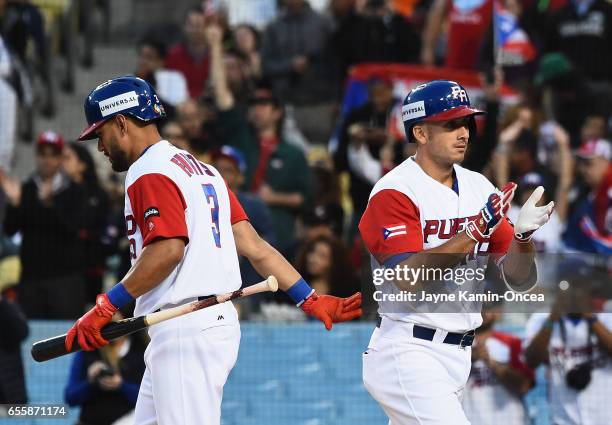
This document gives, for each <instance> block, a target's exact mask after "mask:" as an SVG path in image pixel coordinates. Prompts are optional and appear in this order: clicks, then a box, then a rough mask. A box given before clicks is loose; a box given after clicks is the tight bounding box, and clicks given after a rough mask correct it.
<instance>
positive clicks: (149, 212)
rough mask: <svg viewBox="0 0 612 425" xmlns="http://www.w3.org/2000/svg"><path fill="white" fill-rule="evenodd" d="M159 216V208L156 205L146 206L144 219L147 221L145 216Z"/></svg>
mask: <svg viewBox="0 0 612 425" xmlns="http://www.w3.org/2000/svg"><path fill="white" fill-rule="evenodd" d="M153 216H155V217H159V210H158V209H157V207H150V208H147V210H146V211H145V213H144V220H145V221H147V218H149V217H153Z"/></svg>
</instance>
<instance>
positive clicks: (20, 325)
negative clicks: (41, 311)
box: [0, 282, 29, 416]
mask: <svg viewBox="0 0 612 425" xmlns="http://www.w3.org/2000/svg"><path fill="white" fill-rule="evenodd" d="M14 283H16V282H14ZM3 289H4V288H0V320H2V326H0V405H3V404H14V403H27V402H28V395H27V391H26V385H25V377H24V374H23V362H22V360H21V342H22V341H23V340H24V339H26V338H27V336H28V332H29V329H28V322H27V320H26V318H25V316H24V315H23V312H22V311H21V308H20V307H19V305H18V304H17V303H16V302H15V301H12V300H10V299H8V298H6V297H4V296H3V294H2V292H1V291H2V290H3ZM0 416H2V415H0Z"/></svg>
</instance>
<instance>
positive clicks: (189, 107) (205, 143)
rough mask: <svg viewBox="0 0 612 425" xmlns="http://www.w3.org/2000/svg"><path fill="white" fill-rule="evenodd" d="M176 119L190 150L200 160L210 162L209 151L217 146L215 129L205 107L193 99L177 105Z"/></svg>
mask: <svg viewBox="0 0 612 425" xmlns="http://www.w3.org/2000/svg"><path fill="white" fill-rule="evenodd" d="M176 112H177V120H178V122H179V123H180V124H181V127H182V128H183V131H184V133H185V136H186V137H187V140H188V141H189V146H190V149H189V150H190V152H192V153H193V154H194V155H195V156H196V158H198V159H199V160H201V161H202V162H206V163H209V162H210V155H209V154H210V151H211V150H213V149H215V148H216V147H217V137H216V136H215V129H214V127H213V125H212V122H211V119H210V117H209V111H208V110H207V109H206V107H205V106H204V105H203V104H202V103H200V102H199V101H197V100H195V99H189V100H187V101H185V102H183V103H181V104H179V105H178V106H177V109H176Z"/></svg>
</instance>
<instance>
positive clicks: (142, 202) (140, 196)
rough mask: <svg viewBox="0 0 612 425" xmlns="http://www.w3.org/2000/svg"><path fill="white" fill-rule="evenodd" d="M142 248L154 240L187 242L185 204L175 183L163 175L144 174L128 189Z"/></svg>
mask: <svg viewBox="0 0 612 425" xmlns="http://www.w3.org/2000/svg"><path fill="white" fill-rule="evenodd" d="M127 193H128V197H129V198H130V203H131V204H132V210H133V212H134V219H135V220H136V224H137V225H138V227H139V228H140V232H141V233H142V246H143V248H144V247H145V246H147V245H148V244H150V243H151V242H153V241H154V240H155V239H158V238H162V239H170V238H181V239H183V240H184V241H185V244H187V243H188V242H189V236H188V234H187V223H186V222H185V208H187V204H186V203H185V199H184V198H183V195H182V193H181V191H180V190H179V188H178V187H177V186H176V184H175V183H174V182H173V181H172V180H170V179H169V178H168V177H166V176H164V175H163V174H155V173H153V174H145V175H143V176H141V177H140V178H138V180H136V181H135V182H134V183H132V185H131V186H130V187H129V188H128V190H127Z"/></svg>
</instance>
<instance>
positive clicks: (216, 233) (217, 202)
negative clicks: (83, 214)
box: [125, 140, 247, 316]
mask: <svg viewBox="0 0 612 425" xmlns="http://www.w3.org/2000/svg"><path fill="white" fill-rule="evenodd" d="M125 187H126V190H125V221H126V226H127V234H128V238H129V241H130V255H131V260H132V264H133V263H134V262H135V261H136V260H137V259H138V256H139V255H140V253H141V252H142V250H143V248H145V247H146V246H147V245H148V244H149V243H151V242H153V241H155V240H156V239H159V238H181V239H183V240H184V241H185V254H184V257H183V260H182V261H181V262H180V264H179V265H178V266H177V267H176V268H175V269H174V270H173V271H172V273H170V275H169V276H168V277H167V278H166V279H165V280H164V281H163V282H161V283H160V284H159V285H158V286H157V287H155V288H153V289H152V290H151V291H149V292H147V293H146V294H144V295H142V296H140V297H138V299H137V300H136V310H135V312H134V315H135V316H138V315H142V314H147V313H150V312H152V311H155V310H157V309H158V308H160V307H164V306H166V305H174V304H180V303H181V302H183V301H184V300H187V299H192V298H195V297H198V296H205V295H213V294H218V293H224V292H231V291H234V290H236V289H238V288H240V285H241V278H240V269H239V265H238V256H237V254H236V246H235V243H234V236H233V233H232V224H234V223H236V222H238V221H241V220H245V219H247V217H246V214H245V213H244V210H243V209H242V207H241V206H240V204H239V202H238V201H237V200H236V197H235V196H234V194H233V193H232V192H231V191H230V190H229V189H228V188H227V186H226V184H225V181H224V180H223V178H222V177H221V175H220V174H219V172H218V171H217V170H216V169H214V168H213V167H212V166H210V165H206V164H203V163H201V162H200V161H198V160H197V159H195V158H194V157H193V156H192V155H191V154H189V153H188V152H186V151H183V150H180V149H178V148H176V147H175V146H173V145H172V144H170V143H169V142H167V141H165V140H162V141H160V142H158V143H155V144H154V145H152V146H150V147H149V148H148V149H147V150H145V152H144V153H143V154H142V155H141V157H140V158H139V159H138V160H137V161H136V162H134V163H133V164H132V165H131V166H130V168H129V170H128V172H127V176H126V181H125Z"/></svg>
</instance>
